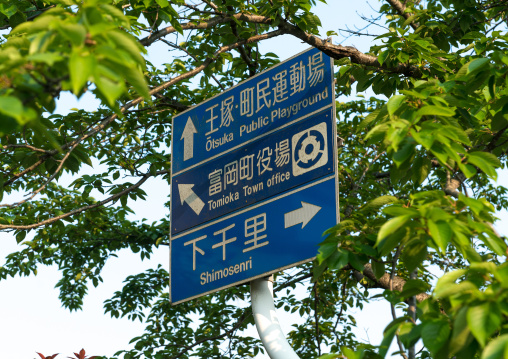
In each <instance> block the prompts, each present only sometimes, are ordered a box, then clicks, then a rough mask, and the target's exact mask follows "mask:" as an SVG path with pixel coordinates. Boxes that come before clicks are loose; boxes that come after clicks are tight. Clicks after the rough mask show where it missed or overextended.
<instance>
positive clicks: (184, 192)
mask: <svg viewBox="0 0 508 359" xmlns="http://www.w3.org/2000/svg"><path fill="white" fill-rule="evenodd" d="M192 187H194V185H193V184H178V192H179V193H180V200H181V201H182V204H183V203H184V202H187V204H188V205H189V206H190V208H192V210H193V211H194V212H196V214H197V215H199V213H201V210H202V209H203V207H204V206H205V203H204V202H203V201H202V200H201V198H199V197H198V196H197V195H196V194H195V193H194V191H193V190H192Z"/></svg>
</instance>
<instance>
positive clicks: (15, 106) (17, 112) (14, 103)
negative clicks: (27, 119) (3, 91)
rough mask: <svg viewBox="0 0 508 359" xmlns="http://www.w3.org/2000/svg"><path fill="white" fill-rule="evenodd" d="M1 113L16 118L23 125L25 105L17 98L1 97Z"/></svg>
mask: <svg viewBox="0 0 508 359" xmlns="http://www.w3.org/2000/svg"><path fill="white" fill-rule="evenodd" d="M0 113H3V114H4V115H7V116H10V117H12V118H15V119H16V120H17V121H18V122H19V123H20V124H23V104H22V103H21V101H20V100H18V99H17V98H16V97H12V96H0Z"/></svg>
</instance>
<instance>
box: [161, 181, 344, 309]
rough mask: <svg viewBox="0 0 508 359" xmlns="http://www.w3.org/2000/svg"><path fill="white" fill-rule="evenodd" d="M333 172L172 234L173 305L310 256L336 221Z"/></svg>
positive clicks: (299, 261)
mask: <svg viewBox="0 0 508 359" xmlns="http://www.w3.org/2000/svg"><path fill="white" fill-rule="evenodd" d="M337 202H338V198H337V192H336V178H335V176H334V175H332V176H327V177H325V178H321V179H319V180H316V181H314V182H311V183H308V184H306V185H304V186H301V187H299V188H297V189H294V190H292V191H289V192H287V193H285V194H283V195H281V196H278V197H274V198H271V199H268V200H266V201H264V202H261V203H257V204H256V205H254V206H251V207H249V208H246V209H243V210H240V211H237V212H234V213H232V214H230V215H228V216H225V217H222V218H220V219H218V220H216V221H212V222H209V223H207V224H205V225H203V226H200V227H197V228H194V229H192V230H190V231H187V232H185V233H182V234H179V235H176V236H173V237H172V240H171V252H172V253H178V254H177V255H173V256H172V257H171V264H170V266H171V269H170V284H171V285H170V287H171V302H172V303H173V304H177V303H180V302H183V301H186V300H189V299H193V298H196V297H199V296H201V295H204V294H207V293H211V292H215V291H217V290H220V289H223V288H226V287H230V286H233V285H236V284H239V283H242V282H245V281H247V280H251V279H254V278H258V277H262V276H266V275H268V274H271V273H274V272H277V271H279V270H282V269H284V268H288V267H291V266H294V265H296V264H299V263H304V262H307V261H309V260H311V259H313V258H314V257H315V255H316V253H317V250H318V244H319V243H320V242H322V241H323V237H322V233H323V232H324V231H325V230H327V229H328V228H330V227H333V226H334V225H335V224H336V223H337V206H336V203H337Z"/></svg>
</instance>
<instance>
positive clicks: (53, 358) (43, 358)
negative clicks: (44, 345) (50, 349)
mask: <svg viewBox="0 0 508 359" xmlns="http://www.w3.org/2000/svg"><path fill="white" fill-rule="evenodd" d="M36 353H37V354H39V356H40V357H41V359H55V358H56V356H57V355H58V353H57V354H53V355H50V356H44V355H43V354H41V353H39V352H36Z"/></svg>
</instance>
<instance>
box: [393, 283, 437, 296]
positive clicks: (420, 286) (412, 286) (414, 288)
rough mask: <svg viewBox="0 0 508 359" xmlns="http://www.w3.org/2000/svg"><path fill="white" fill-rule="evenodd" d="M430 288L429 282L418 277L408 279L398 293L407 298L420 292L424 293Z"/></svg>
mask: <svg viewBox="0 0 508 359" xmlns="http://www.w3.org/2000/svg"><path fill="white" fill-rule="evenodd" d="M429 289H430V284H429V283H426V282H424V281H422V280H420V279H410V280H408V281H407V282H406V284H404V288H403V289H402V292H401V293H400V295H401V296H402V297H403V298H409V297H412V296H415V295H417V294H420V293H426V292H427V291H428V290H429Z"/></svg>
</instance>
